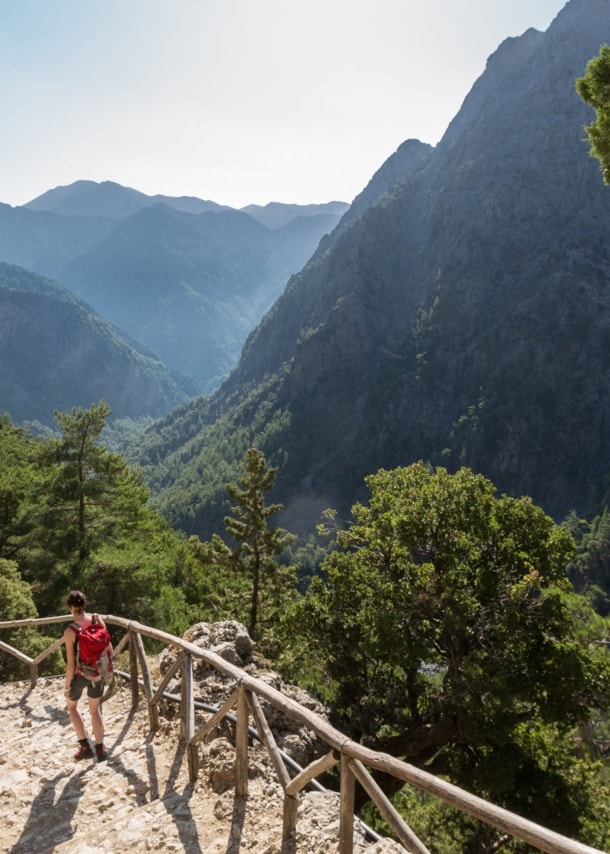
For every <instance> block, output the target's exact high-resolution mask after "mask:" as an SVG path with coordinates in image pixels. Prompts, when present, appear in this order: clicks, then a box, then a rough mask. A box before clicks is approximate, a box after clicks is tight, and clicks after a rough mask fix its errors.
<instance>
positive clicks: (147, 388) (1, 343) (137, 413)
mask: <svg viewBox="0 0 610 854" xmlns="http://www.w3.org/2000/svg"><path fill="white" fill-rule="evenodd" d="M194 393H195V388H194V385H193V383H189V382H188V381H187V380H185V379H184V378H183V377H179V376H176V375H175V374H172V373H170V371H169V370H168V369H167V368H166V366H165V365H164V364H163V363H162V362H161V361H160V360H159V359H158V357H156V356H155V355H154V354H153V353H150V352H147V351H145V350H144V349H143V348H142V347H141V346H140V345H138V344H136V343H135V342H134V341H130V340H129V339H128V337H127V336H126V335H125V333H124V332H123V331H122V330H121V329H119V328H117V327H116V326H113V324H111V323H109V322H108V321H106V320H104V319H103V318H101V317H99V316H98V315H96V314H95V312H93V311H92V310H91V309H90V308H89V306H87V305H85V304H84V303H82V302H81V301H80V300H79V299H77V298H76V297H75V296H74V295H73V294H71V293H70V292H69V291H67V290H66V289H65V288H62V287H61V286H60V285H58V284H57V283H56V282H53V281H51V280H49V279H45V278H43V277H42V276H39V275H37V274H36V273H31V272H29V271H27V270H24V269H23V268H22V267H14V266H11V265H9V264H4V263H1V262H0V412H8V413H9V414H10V415H11V417H12V419H13V421H15V422H17V423H21V422H24V421H38V422H40V423H41V424H44V425H49V426H51V425H53V411H54V410H55V409H59V410H61V411H63V412H69V411H70V410H71V409H72V407H73V406H77V405H80V406H83V407H89V406H90V405H91V404H92V403H97V402H98V401H99V400H101V399H104V400H106V401H108V403H109V404H110V406H111V407H112V410H113V412H114V414H115V415H116V416H117V417H119V418H141V417H142V416H144V415H147V416H151V417H154V416H160V415H163V414H165V413H167V412H169V411H170V410H171V409H174V408H175V407H176V406H179V405H180V404H182V403H185V402H186V401H187V400H189V399H190V398H191V397H192V396H193V394H194Z"/></svg>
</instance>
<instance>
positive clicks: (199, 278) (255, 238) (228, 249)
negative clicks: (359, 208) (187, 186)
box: [61, 205, 336, 390]
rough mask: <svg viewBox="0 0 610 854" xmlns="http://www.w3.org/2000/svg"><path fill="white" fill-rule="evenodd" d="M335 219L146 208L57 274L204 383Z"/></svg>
mask: <svg viewBox="0 0 610 854" xmlns="http://www.w3.org/2000/svg"><path fill="white" fill-rule="evenodd" d="M335 223H336V218H335V217H330V218H329V217H326V218H321V217H304V218H299V219H297V220H293V222H291V223H289V224H288V225H285V226H284V228H282V229H280V230H277V231H270V230H269V229H268V228H266V227H265V226H264V225H262V224H261V223H259V222H257V221H256V220H254V219H253V218H252V217H250V216H248V215H247V214H245V213H241V212H240V211H235V210H227V211H220V212H213V213H212V212H207V213H201V214H189V213H184V212H180V211H177V210H174V209H172V208H169V207H167V206H165V205H157V206H154V207H146V208H144V209H142V210H140V211H138V213H136V214H134V215H133V216H131V217H129V218H127V219H125V220H122V221H121V222H119V223H118V224H117V226H116V228H115V229H114V230H113V231H112V233H110V234H109V235H108V236H107V237H106V238H105V239H103V240H101V241H99V242H98V243H97V244H95V245H94V246H92V247H91V248H90V249H89V250H88V251H86V252H83V253H82V254H81V255H80V256H79V257H77V258H75V259H74V260H73V261H72V262H71V263H70V264H68V265H67V266H66V267H65V269H64V270H63V273H62V277H61V281H62V284H65V285H66V287H68V288H70V289H71V290H72V291H73V292H74V293H76V294H77V295H78V296H80V297H82V298H83V299H85V300H87V302H89V303H90V304H91V305H93V307H94V308H95V309H96V311H98V312H99V313H100V314H102V315H103V316H104V317H107V318H109V319H110V320H112V321H113V322H115V323H117V324H120V325H121V326H122V327H123V328H124V329H125V330H126V331H127V332H128V333H129V335H131V336H132V337H133V338H135V339H136V340H138V341H142V342H143V343H144V344H145V345H147V346H148V347H150V348H151V349H153V350H154V351H155V352H156V353H158V354H159V356H160V357H161V358H162V359H163V361H164V362H165V363H166V364H167V365H168V366H169V367H170V368H172V369H174V370H179V371H181V372H182V373H185V374H190V375H191V376H193V377H194V378H196V380H197V381H198V382H200V383H201V385H202V388H203V389H204V390H211V389H213V388H216V387H217V386H218V385H219V384H220V382H221V381H222V379H223V378H224V377H226V375H227V374H228V373H229V371H230V370H231V368H232V367H234V365H235V363H236V361H237V359H238V357H239V352H240V350H241V347H242V345H243V342H244V341H245V339H246V337H247V335H248V333H249V332H250V331H251V330H252V329H253V328H254V327H255V326H256V325H257V323H258V322H259V321H260V319H261V317H262V316H263V314H264V313H265V311H266V310H267V309H268V308H269V307H270V306H271V305H272V304H273V302H274V300H275V299H276V298H277V296H278V295H279V294H280V293H281V291H282V289H283V288H284V286H285V284H286V281H287V280H288V278H289V276H290V275H291V274H292V273H293V272H295V271H296V270H299V269H300V268H301V267H302V266H303V264H305V262H306V261H307V259H308V258H309V256H310V255H311V253H312V252H313V250H314V248H315V246H316V244H317V242H318V240H319V238H320V234H321V233H323V230H324V229H326V228H328V229H329V230H330V229H332V226H333V225H334V224H335Z"/></svg>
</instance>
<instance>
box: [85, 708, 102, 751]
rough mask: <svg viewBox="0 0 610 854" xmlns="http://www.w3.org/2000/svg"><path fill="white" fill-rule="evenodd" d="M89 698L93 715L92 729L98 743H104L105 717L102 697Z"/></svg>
mask: <svg viewBox="0 0 610 854" xmlns="http://www.w3.org/2000/svg"><path fill="white" fill-rule="evenodd" d="M88 700H89V714H90V715H91V729H92V730H93V736H94V738H95V743H96V744H103V743H104V719H103V717H102V707H101V706H100V699H99V698H98V699H96V700H94V699H92V698H91V697H89V698H88Z"/></svg>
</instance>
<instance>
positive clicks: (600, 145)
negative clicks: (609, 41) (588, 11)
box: [576, 45, 610, 184]
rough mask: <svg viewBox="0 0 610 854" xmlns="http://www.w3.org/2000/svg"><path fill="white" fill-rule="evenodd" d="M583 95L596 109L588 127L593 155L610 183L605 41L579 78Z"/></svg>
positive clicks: (609, 71)
mask: <svg viewBox="0 0 610 854" xmlns="http://www.w3.org/2000/svg"><path fill="white" fill-rule="evenodd" d="M576 89H577V91H578V94H579V95H580V97H581V98H582V99H583V101H585V103H587V104H589V106H590V107H593V109H594V110H595V112H596V119H595V121H594V122H592V123H591V124H590V125H588V126H587V127H586V128H585V130H586V132H587V136H588V137H589V142H590V143H591V156H592V157H596V158H597V159H598V160H599V162H600V165H601V168H602V172H603V175H604V182H605V183H606V184H610V47H608V45H602V47H601V49H600V52H599V55H598V56H596V57H595V58H594V59H591V60H590V61H589V63H588V64H587V69H586V71H585V74H584V76H583V77H579V78H578V79H577V81H576Z"/></svg>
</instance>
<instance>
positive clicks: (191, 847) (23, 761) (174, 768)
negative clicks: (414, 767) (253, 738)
mask: <svg viewBox="0 0 610 854" xmlns="http://www.w3.org/2000/svg"><path fill="white" fill-rule="evenodd" d="M62 689H63V678H57V679H44V678H43V679H40V680H39V681H38V683H37V685H36V687H35V688H34V689H30V686H29V683H28V682H21V683H12V684H3V685H1V686H0V728H1V732H2V739H1V741H0V828H1V830H0V851H2V852H10V854H34V852H36V854H46V852H58V854H59V852H61V854H123V852H131V854H137V852H148V851H169V852H188V854H200V852H206V854H208V852H209V854H220V852H224V854H233V852H238V851H250V852H261V854H280V852H281V834H282V801H283V797H282V790H281V786H280V785H279V783H278V782H277V780H276V779H275V777H274V774H273V772H272V768H271V764H270V762H269V760H268V758H267V755H266V753H265V752H264V750H263V748H262V747H261V746H260V745H257V744H256V743H255V744H254V745H253V746H252V748H251V759H252V761H251V769H250V779H249V792H248V797H247V798H241V799H238V798H236V797H235V793H234V789H233V762H234V752H233V747H232V744H231V742H230V740H229V739H228V738H226V737H219V738H216V739H214V740H213V741H211V742H210V743H209V744H206V745H205V746H204V747H203V748H202V753H203V752H205V774H204V773H200V778H199V780H198V781H197V783H196V784H194V785H192V784H189V781H188V768H187V760H186V756H185V755H184V751H183V749H182V748H181V744H180V740H179V737H178V731H179V723H178V719H177V718H174V719H165V718H164V719H163V722H162V724H161V727H160V729H159V731H158V732H157V733H155V734H154V736H151V735H150V734H149V732H148V715H147V712H146V708H145V704H144V703H141V704H140V706H139V708H138V709H137V710H136V712H135V714H131V711H130V708H131V691H130V689H129V687H123V688H122V689H120V690H119V691H118V693H117V694H115V695H114V696H113V697H111V698H110V700H109V701H108V702H107V703H105V704H104V721H105V726H106V744H107V746H108V749H109V758H108V761H107V762H103V763H98V762H95V761H94V760H90V761H81V762H76V761H74V759H73V758H72V757H73V753H74V750H75V748H76V740H75V736H74V732H73V730H72V727H71V725H70V721H69V718H68V715H67V712H66V710H65V705H64V700H63V692H62ZM81 703H82V704H83V712H84V717H85V720H86V721H88V715H87V711H86V702H84V701H81ZM338 816H339V809H338V796H337V795H335V794H332V793H309V794H307V795H305V796H303V797H302V799H301V802H300V806H299V818H298V823H297V839H296V847H295V848H294V849H293V850H294V851H296V852H297V854H301V852H303V853H304V852H308V854H317V852H326V853H327V854H332V852H336V851H337V836H338V826H339V822H338ZM354 851H356V852H365V851H366V852H370V854H381V852H388V854H389V852H403V851H404V849H403V848H401V847H400V846H399V845H397V844H395V843H393V842H390V841H389V840H384V841H382V842H378V843H375V844H367V843H366V841H365V839H364V837H363V835H362V834H361V833H360V832H357V833H356V834H355V839H354Z"/></svg>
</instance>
